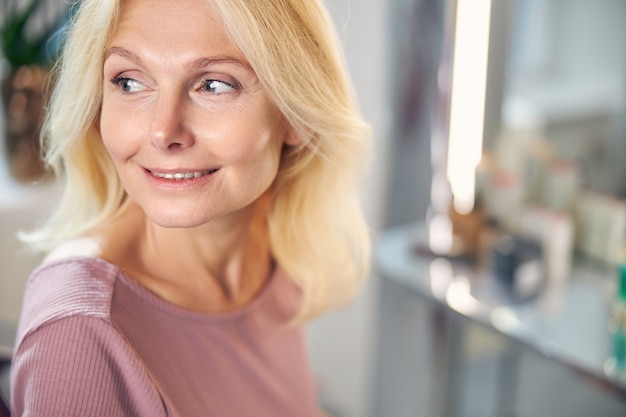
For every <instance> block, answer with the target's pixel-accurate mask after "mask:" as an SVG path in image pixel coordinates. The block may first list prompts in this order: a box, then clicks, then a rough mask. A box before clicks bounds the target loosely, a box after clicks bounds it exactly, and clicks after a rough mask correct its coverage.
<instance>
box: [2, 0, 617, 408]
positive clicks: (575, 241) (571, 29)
mask: <svg viewBox="0 0 626 417" xmlns="http://www.w3.org/2000/svg"><path fill="white" fill-rule="evenodd" d="M325 4H326V6H327V8H328V9H329V11H330V13H331V15H332V17H333V20H334V22H335V24H336V27H337V31H338V33H339V37H340V40H341V42H342V43H343V46H344V49H345V56H346V62H347V65H348V68H349V70H350V73H351V76H352V79H353V81H354V85H355V89H356V95H357V96H358V99H359V103H360V105H361V109H362V111H363V114H364V115H365V118H366V119H367V120H368V121H369V123H370V124H371V125H372V128H373V146H372V157H371V163H370V170H369V172H368V175H367V178H366V179H365V181H364V183H363V194H362V195H363V204H364V206H365V207H366V212H367V216H368V219H369V222H370V224H371V226H372V233H373V236H374V239H375V247H374V259H373V264H372V273H371V274H370V276H369V277H368V279H367V281H366V282H365V284H364V287H363V290H362V291H361V293H360V295H359V296H358V297H357V299H356V300H355V301H354V302H353V303H352V304H351V305H350V306H348V307H346V308H345V309H343V310H340V311H337V312H333V313H330V314H328V315H325V316H323V317H321V318H319V319H317V320H315V321H314V322H312V323H311V324H310V325H309V327H308V333H309V348H310V354H311V359H312V367H313V371H314V373H315V375H316V378H317V383H318V386H319V390H320V401H321V403H322V405H323V407H324V408H326V409H327V410H328V412H329V413H330V414H331V415H333V416H334V417H361V416H366V417H379V416H380V417H382V416H384V417H396V416H398V417H401V416H407V417H408V416H412V417H421V416H480V417H484V416H550V417H555V416H556V417H558V416H588V415H600V416H624V415H626V267H625V265H626V252H625V251H624V236H625V235H626V205H625V202H624V199H625V198H626V164H625V163H624V159H626V100H625V98H626V83H625V80H626V1H624V0H360V1H358V2H356V1H354V0H325ZM29 5H32V7H31V6H29ZM67 6H68V3H67V2H66V1H64V0H58V1H57V0H45V1H34V2H30V1H28V0H23V1H18V0H14V1H9V0H4V1H3V2H2V9H1V11H0V13H2V14H1V15H0V16H1V19H0V28H1V34H2V45H1V47H2V50H1V51H0V52H1V53H2V56H3V58H2V65H1V67H0V76H1V79H2V102H1V105H2V112H1V114H2V117H1V118H0V139H2V140H1V141H0V358H1V357H4V358H5V359H6V358H10V353H11V348H12V343H13V331H14V326H15V323H16V322H17V320H18V318H19V311H20V307H21V297H22V293H23V287H24V284H25V281H26V279H27V277H28V274H29V273H30V271H31V270H32V269H33V268H34V267H35V266H36V265H37V263H38V262H39V261H40V257H38V256H33V255H31V254H29V253H28V252H26V251H25V250H24V249H23V248H21V247H20V244H19V243H18V241H17V240H16V238H15V233H16V232H17V231H18V230H20V229H22V228H28V227H31V226H32V225H34V224H35V223H36V222H37V221H38V220H39V219H41V217H42V216H43V215H45V213H47V212H48V211H49V210H50V207H52V206H53V205H54V202H55V199H56V197H57V195H58V189H57V188H56V185H55V181H54V179H53V178H47V177H45V176H43V177H42V170H41V165H40V164H39V163H38V158H37V156H36V155H37V152H38V147H37V142H36V140H33V138H34V137H36V134H37V127H38V123H39V120H40V110H41V102H42V100H43V95H42V94H43V91H44V90H45V79H46V74H47V71H49V68H50V63H51V62H52V60H53V59H54V56H55V54H56V51H57V46H58V41H59V40H58V39H57V37H56V36H55V35H54V34H55V33H57V31H58V29H59V28H60V27H62V25H63V24H64V22H65V21H66V15H67ZM0 363H1V362H0ZM6 375H7V367H6V366H5V367H4V368H2V366H1V365H0V398H2V395H5V396H6V390H7V380H6Z"/></svg>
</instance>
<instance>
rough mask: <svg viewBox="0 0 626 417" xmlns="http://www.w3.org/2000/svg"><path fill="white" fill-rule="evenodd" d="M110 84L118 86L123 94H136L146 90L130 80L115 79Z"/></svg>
mask: <svg viewBox="0 0 626 417" xmlns="http://www.w3.org/2000/svg"><path fill="white" fill-rule="evenodd" d="M111 82H112V83H113V84H115V85H116V86H118V87H119V89H120V90H121V91H122V92H123V93H138V92H140V91H143V90H145V89H146V87H145V86H144V85H143V84H142V83H140V82H139V81H137V80H133V79H132V78H125V77H116V78H113V79H112V80H111Z"/></svg>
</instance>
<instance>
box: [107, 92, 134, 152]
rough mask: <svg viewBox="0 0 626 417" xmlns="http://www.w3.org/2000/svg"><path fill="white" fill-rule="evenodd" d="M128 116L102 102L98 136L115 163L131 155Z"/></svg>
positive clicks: (130, 130)
mask: <svg viewBox="0 0 626 417" xmlns="http://www.w3.org/2000/svg"><path fill="white" fill-rule="evenodd" d="M127 120H128V115H127V114H126V115H124V114H122V112H120V111H118V110H116V109H115V108H114V106H109V105H107V102H106V100H103V106H102V110H101V112H100V136H101V137H102V142H103V144H104V147H105V148H106V149H107V151H108V152H109V154H110V155H111V158H113V160H114V161H115V162H117V161H119V160H120V159H124V158H126V157H128V156H129V155H130V154H132V153H133V140H132V136H130V135H131V134H132V129H130V126H129V123H128V122H127Z"/></svg>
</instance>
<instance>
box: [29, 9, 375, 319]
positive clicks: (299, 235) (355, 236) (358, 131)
mask: <svg viewBox="0 0 626 417" xmlns="http://www.w3.org/2000/svg"><path fill="white" fill-rule="evenodd" d="M207 1H209V2H210V3H211V6H212V7H213V10H214V11H215V13H216V15H217V16H218V17H219V18H221V20H222V22H223V23H224V27H225V29H226V30H227V31H228V32H229V35H230V37H231V39H232V40H233V42H234V43H235V44H236V45H237V46H238V47H239V49H240V50H241V51H242V53H243V55H244V56H245V57H246V59H247V60H248V62H249V63H250V65H251V66H252V68H253V69H254V71H255V72H256V74H257V76H258V78H259V80H260V83H261V85H262V86H263V88H264V89H265V91H266V94H267V96H268V97H269V98H270V100H272V101H273V103H274V104H275V105H276V106H277V107H278V109H279V110H280V111H281V113H282V114H283V116H284V118H285V119H286V120H287V121H288V123H289V125H290V126H291V128H292V129H293V131H294V132H295V134H296V135H297V137H298V138H299V139H300V141H301V145H299V146H294V147H285V148H284V150H283V155H282V160H281V166H280V169H279V173H278V175H277V177H276V180H275V181H274V184H273V185H272V190H271V201H270V208H269V213H268V227H269V235H270V236H269V238H270V245H271V250H272V255H273V256H274V258H275V259H276V261H277V263H278V264H279V265H280V266H281V267H282V268H283V269H284V270H285V272H286V273H287V274H288V275H289V276H290V277H291V278H292V279H293V280H294V281H295V282H296V283H297V284H298V285H299V286H300V287H301V288H302V290H303V305H302V308H301V311H300V314H299V315H298V318H299V319H304V318H310V317H313V316H315V315H317V314H319V313H321V312H323V311H325V310H326V309H328V308H331V307H337V306H340V305H342V304H344V303H345V302H347V301H348V300H350V299H351V298H352V296H353V295H354V294H355V292H356V290H357V289H358V287H359V285H358V284H359V282H360V279H361V278H362V277H364V276H365V275H366V274H367V271H368V268H369V256H370V236H369V231H368V228H367V226H366V223H365V220H364V218H363V213H362V210H361V207H360V203H359V195H358V194H359V193H358V189H359V179H360V174H361V168H362V167H363V166H362V165H363V162H364V156H365V151H366V150H367V143H368V140H367V132H368V128H367V125H366V123H364V122H363V120H362V118H361V117H360V115H359V113H358V111H357V109H356V104H355V101H354V96H353V92H352V90H351V87H350V82H349V80H348V78H347V74H346V71H345V68H344V64H343V59H342V56H341V54H340V50H339V47H338V45H339V42H338V40H337V38H336V34H335V32H334V29H333V25H332V22H331V21H330V19H329V17H328V15H327V13H326V11H325V9H324V8H323V6H322V5H321V4H320V2H319V1H318V0H272V1H267V0H207ZM119 8H120V1H119V0H118V1H104V0H83V1H82V2H81V5H80V7H79V10H78V12H77V13H76V15H75V16H74V19H73V22H72V23H73V25H72V27H71V29H70V32H69V34H68V38H67V42H66V45H65V47H64V50H63V53H62V58H61V66H60V71H59V75H58V78H57V81H56V86H55V89H54V92H53V95H52V98H51V103H50V109H49V112H48V113H47V118H46V120H45V123H44V129H43V135H44V136H43V137H44V140H45V142H44V147H45V149H46V160H47V162H48V163H49V164H50V166H51V167H52V168H53V169H54V170H55V172H56V173H57V176H58V177H59V178H64V180H65V189H64V194H63V196H62V199H61V202H60V206H59V208H58V209H57V211H56V212H55V213H54V215H53V216H52V217H51V218H50V219H49V221H48V223H47V224H46V225H44V226H43V227H42V228H40V229H39V230H37V231H35V232H33V233H30V234H29V235H28V236H27V240H29V241H30V242H31V243H32V244H33V245H36V246H37V247H39V248H41V249H45V250H49V249H51V248H53V247H54V246H56V245H58V244H59V243H61V242H63V241H66V240H69V239H71V238H75V237H77V236H80V235H81V234H84V233H87V232H88V231H89V230H91V229H93V228H94V227H95V226H97V225H99V224H101V223H102V222H104V221H106V220H108V219H110V218H111V216H113V214H115V212H116V211H117V210H118V209H119V208H120V206H121V204H122V202H123V201H124V199H125V196H126V195H125V192H124V189H123V188H122V185H121V183H120V181H119V178H118V176H117V174H116V171H115V168H114V166H113V164H112V162H111V160H110V159H109V157H108V154H107V152H106V150H105V149H104V146H103V144H102V141H101V139H100V136H99V134H98V132H97V130H96V128H95V125H96V122H97V119H98V115H99V112H100V105H101V99H102V85H103V80H102V66H103V59H104V50H105V48H106V46H107V42H108V41H109V39H110V36H111V34H112V32H113V30H114V27H115V23H116V21H117V17H118V14H119Z"/></svg>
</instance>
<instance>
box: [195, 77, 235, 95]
mask: <svg viewBox="0 0 626 417" xmlns="http://www.w3.org/2000/svg"><path fill="white" fill-rule="evenodd" d="M202 89H203V90H204V91H206V92H209V93H212V94H223V93H228V92H231V91H233V90H236V88H235V86H233V85H232V84H229V83H227V82H225V81H219V80H205V81H204V84H203V85H202Z"/></svg>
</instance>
